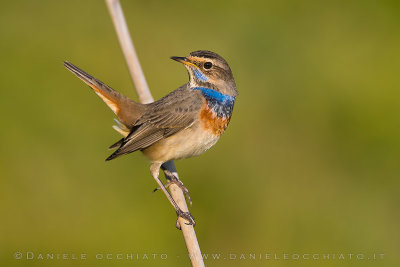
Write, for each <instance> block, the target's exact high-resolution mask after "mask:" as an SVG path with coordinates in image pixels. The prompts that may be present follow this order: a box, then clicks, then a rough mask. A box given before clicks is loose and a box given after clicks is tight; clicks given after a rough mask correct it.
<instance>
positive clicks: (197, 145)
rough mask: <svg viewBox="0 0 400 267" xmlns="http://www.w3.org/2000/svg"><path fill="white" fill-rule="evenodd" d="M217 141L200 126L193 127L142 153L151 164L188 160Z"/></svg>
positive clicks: (216, 138)
mask: <svg viewBox="0 0 400 267" xmlns="http://www.w3.org/2000/svg"><path fill="white" fill-rule="evenodd" d="M218 139H219V136H216V135H214V134H212V133H211V132H209V131H205V130H204V129H203V128H202V127H201V126H194V127H191V128H187V129H184V130H182V131H180V132H178V133H177V134H174V135H173V136H170V137H168V138H166V139H163V140H160V141H158V142H157V143H155V144H154V145H152V146H150V147H149V148H146V149H145V150H143V153H144V154H145V155H146V157H148V158H149V159H150V160H151V161H152V162H166V161H168V160H175V159H183V158H189V157H194V156H198V155H200V154H202V153H203V152H205V151H206V150H208V149H210V148H211V147H212V146H213V145H215V143H216V142H217V141H218Z"/></svg>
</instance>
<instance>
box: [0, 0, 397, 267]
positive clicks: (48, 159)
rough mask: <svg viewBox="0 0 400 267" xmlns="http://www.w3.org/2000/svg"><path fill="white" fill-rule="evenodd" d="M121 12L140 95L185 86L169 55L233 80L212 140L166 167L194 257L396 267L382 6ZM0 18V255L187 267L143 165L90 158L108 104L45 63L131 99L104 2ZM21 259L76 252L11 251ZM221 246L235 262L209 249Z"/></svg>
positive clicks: (392, 38)
mask: <svg viewBox="0 0 400 267" xmlns="http://www.w3.org/2000/svg"><path fill="white" fill-rule="evenodd" d="M122 6H123V8H124V11H125V15H126V17H127V20H128V24H129V27H130V30H131V33H132V36H133V39H134V42H135V46H136V49H137V52H138V53H139V57H140V60H141V63H142V65H143V68H144V72H145V74H146V77H147V80H148V82H149V85H150V88H151V90H152V93H153V95H154V97H155V98H156V99H158V98H160V97H162V96H164V95H165V94H167V93H168V92H170V91H171V90H173V89H175V88H177V87H178V86H180V85H182V84H184V83H186V82H187V74H186V71H185V69H184V68H183V67H182V66H181V65H180V64H177V63H176V62H173V61H172V60H170V59H169V57H170V56H184V55H187V54H188V53H189V52H191V51H194V50H198V49H207V50H212V51H215V52H217V53H220V54H221V55H222V56H223V57H225V58H226V59H227V60H228V62H229V64H230V66H231V68H232V70H233V73H234V75H235V78H236V82H237V86H238V90H239V97H238V100H237V104H236V105H235V112H234V116H233V119H232V121H231V124H230V127H229V129H228V131H227V132H226V134H225V135H224V136H223V138H222V139H221V140H220V142H219V143H218V145H216V146H215V147H214V148H213V149H211V151H209V152H207V153H205V154H204V155H202V156H200V157H198V158H194V159H188V160H184V161H178V162H176V165H177V167H178V170H179V173H180V176H181V178H182V179H183V181H184V182H185V184H186V186H187V187H188V188H189V190H190V192H191V195H192V199H193V201H194V205H193V207H192V209H191V211H192V214H193V215H194V217H195V218H196V221H197V226H196V232H197V236H198V240H199V242H200V245H201V248H202V251H203V252H204V253H221V254H222V256H221V259H220V260H210V259H209V260H207V261H206V265H208V266H261V265H270V266H309V265H312V266H339V265H340V266H353V265H357V266H398V265H399V263H400V260H399V255H398V254H399V250H400V229H399V225H400V213H399V204H400V182H399V177H400V164H399V163H400V105H399V102H400V90H399V88H400V86H399V85H400V83H399V82H400V75H399V62H400V49H399V48H400V5H399V2H398V1H254V2H253V1H246V2H244V1H232V2H231V1H229V2H228V1H201V2H193V1H122ZM0 14H1V16H0V30H1V32H0V51H1V52H0V53H1V64H0V71H1V97H0V109H1V124H2V127H1V129H2V130H1V131H0V136H1V139H0V140H1V141H0V142H1V144H0V151H1V153H0V158H1V160H0V174H1V180H0V184H1V185H0V214H1V220H0V259H1V265H2V266H14V265H15V266H17V265H18V266H71V265H81V266H92V265H93V266H97V265H104V266H107V265H118V266H126V265H137V266H188V265H189V261H188V259H187V257H186V256H185V255H186V248H185V245H184V242H183V238H182V235H181V233H180V232H179V231H177V230H176V229H175V227H174V224H175V218H176V217H175V213H174V211H173V209H172V208H171V207H170V204H169V203H168V201H167V200H166V199H165V197H164V195H163V194H162V193H155V194H152V193H151V192H152V189H153V188H154V187H155V186H156V184H155V183H154V180H153V179H152V178H151V176H150V174H149V163H148V162H147V161H146V160H145V158H144V157H143V156H142V155H141V154H140V153H134V154H131V155H129V156H125V157H122V158H120V159H118V160H115V161H112V162H107V163H106V162H104V159H105V158H106V157H107V156H108V155H109V154H110V153H111V151H108V150H107V147H108V145H110V144H112V143H113V142H115V141H116V140H117V139H118V138H119V137H120V136H119V135H118V133H117V132H115V131H113V130H112V128H111V125H112V118H113V117H114V116H113V113H112V112H111V111H110V110H109V109H108V108H107V107H106V106H105V105H104V104H103V103H102V101H101V100H100V99H99V98H98V97H97V96H96V95H95V94H94V93H93V92H91V90H90V89H89V88H88V87H87V86H86V85H84V84H83V83H82V82H81V81H80V80H78V79H77V78H76V77H74V76H73V75H72V74H71V73H69V72H68V71H67V70H66V69H64V67H63V66H62V61H63V60H68V61H70V62H72V63H74V64H76V65H78V66H79V67H81V68H82V69H84V70H86V71H88V72H89V73H91V74H92V75H94V76H95V77H97V78H99V79H100V80H102V81H104V82H106V83H107V84H109V85H110V86H112V87H113V88H115V89H117V90H119V91H120V92H122V93H124V94H126V95H128V96H130V97H132V98H133V99H137V97H136V95H135V92H134V87H133V85H132V83H131V80H130V76H129V73H128V71H127V68H126V64H125V61H124V58H123V56H122V52H121V50H120V47H119V43H118V41H117V38H116V34H115V32H114V29H113V26H112V23H111V20H110V17H109V14H108V11H107V9H106V6H105V3H104V2H103V1H94V0H92V1H78V0H71V1H39V2H38V1H3V2H2V5H1V11H0ZM15 252H22V253H24V254H23V257H24V258H23V259H21V260H16V259H14V256H13V254H14V253H15ZM26 252H33V253H35V257H38V254H39V253H43V254H46V253H54V254H56V253H67V254H68V257H69V258H71V257H72V256H71V254H76V255H78V254H81V253H86V254H87V260H72V259H68V260H40V259H35V260H27V259H26V255H25V253H26ZM98 253H102V254H103V255H105V254H107V253H112V254H113V256H114V257H115V255H116V254H117V253H123V254H124V255H126V254H127V253H133V254H134V255H135V257H136V253H137V254H138V255H139V257H144V254H147V255H149V257H151V258H152V257H153V256H151V254H153V253H157V254H158V256H157V257H156V259H155V260H153V259H149V260H116V259H115V258H114V259H112V260H105V259H103V260H96V259H95V255H96V254H98ZM161 253H165V254H167V255H168V259H167V260H161V259H160V254H161ZM229 253H234V254H235V255H237V259H236V260H229V258H228V259H223V257H228V256H227V255H229ZM242 253H243V254H245V257H246V259H244V260H239V257H240V254H242ZM249 253H256V254H257V255H258V254H259V253H262V254H266V253H271V254H274V253H277V254H278V255H282V253H288V254H289V255H291V254H294V253H300V254H301V253H318V254H323V253H325V254H326V253H329V254H335V253H336V254H339V253H344V254H347V253H354V254H357V253H364V254H365V255H366V257H370V256H371V255H372V254H373V253H384V254H385V255H384V258H383V259H382V260H350V259H349V257H347V256H346V259H345V260H322V259H320V260H283V259H280V260H250V259H249ZM271 257H272V256H271ZM282 257H283V256H282ZM331 257H332V256H331Z"/></svg>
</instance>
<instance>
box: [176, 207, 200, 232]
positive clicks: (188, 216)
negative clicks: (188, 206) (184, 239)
mask: <svg viewBox="0 0 400 267" xmlns="http://www.w3.org/2000/svg"><path fill="white" fill-rule="evenodd" d="M176 215H177V216H178V218H177V219H176V228H178V229H179V230H181V229H182V227H181V224H180V223H179V217H181V218H183V219H185V220H186V221H187V222H185V224H186V225H193V227H194V226H195V225H196V222H195V221H194V218H193V216H192V214H190V212H184V211H182V210H181V209H177V210H176Z"/></svg>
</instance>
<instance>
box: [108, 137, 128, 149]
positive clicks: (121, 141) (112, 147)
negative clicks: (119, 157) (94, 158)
mask: <svg viewBox="0 0 400 267" xmlns="http://www.w3.org/2000/svg"><path fill="white" fill-rule="evenodd" d="M124 139H125V138H122V139H121V140H119V141H118V142H116V143H114V144H112V145H111V146H110V147H109V148H108V149H114V148H117V147H120V146H121V145H122V143H123V142H124Z"/></svg>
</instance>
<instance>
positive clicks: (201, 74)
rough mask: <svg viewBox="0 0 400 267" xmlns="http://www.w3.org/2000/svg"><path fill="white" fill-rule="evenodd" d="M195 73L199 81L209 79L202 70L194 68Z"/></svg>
mask: <svg viewBox="0 0 400 267" xmlns="http://www.w3.org/2000/svg"><path fill="white" fill-rule="evenodd" d="M193 73H194V75H195V76H196V78H197V79H198V80H199V81H202V82H206V81H208V78H207V77H206V76H205V75H204V74H203V73H202V72H201V71H200V70H198V69H195V68H193Z"/></svg>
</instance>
